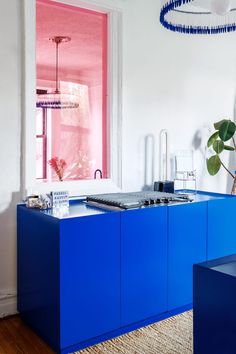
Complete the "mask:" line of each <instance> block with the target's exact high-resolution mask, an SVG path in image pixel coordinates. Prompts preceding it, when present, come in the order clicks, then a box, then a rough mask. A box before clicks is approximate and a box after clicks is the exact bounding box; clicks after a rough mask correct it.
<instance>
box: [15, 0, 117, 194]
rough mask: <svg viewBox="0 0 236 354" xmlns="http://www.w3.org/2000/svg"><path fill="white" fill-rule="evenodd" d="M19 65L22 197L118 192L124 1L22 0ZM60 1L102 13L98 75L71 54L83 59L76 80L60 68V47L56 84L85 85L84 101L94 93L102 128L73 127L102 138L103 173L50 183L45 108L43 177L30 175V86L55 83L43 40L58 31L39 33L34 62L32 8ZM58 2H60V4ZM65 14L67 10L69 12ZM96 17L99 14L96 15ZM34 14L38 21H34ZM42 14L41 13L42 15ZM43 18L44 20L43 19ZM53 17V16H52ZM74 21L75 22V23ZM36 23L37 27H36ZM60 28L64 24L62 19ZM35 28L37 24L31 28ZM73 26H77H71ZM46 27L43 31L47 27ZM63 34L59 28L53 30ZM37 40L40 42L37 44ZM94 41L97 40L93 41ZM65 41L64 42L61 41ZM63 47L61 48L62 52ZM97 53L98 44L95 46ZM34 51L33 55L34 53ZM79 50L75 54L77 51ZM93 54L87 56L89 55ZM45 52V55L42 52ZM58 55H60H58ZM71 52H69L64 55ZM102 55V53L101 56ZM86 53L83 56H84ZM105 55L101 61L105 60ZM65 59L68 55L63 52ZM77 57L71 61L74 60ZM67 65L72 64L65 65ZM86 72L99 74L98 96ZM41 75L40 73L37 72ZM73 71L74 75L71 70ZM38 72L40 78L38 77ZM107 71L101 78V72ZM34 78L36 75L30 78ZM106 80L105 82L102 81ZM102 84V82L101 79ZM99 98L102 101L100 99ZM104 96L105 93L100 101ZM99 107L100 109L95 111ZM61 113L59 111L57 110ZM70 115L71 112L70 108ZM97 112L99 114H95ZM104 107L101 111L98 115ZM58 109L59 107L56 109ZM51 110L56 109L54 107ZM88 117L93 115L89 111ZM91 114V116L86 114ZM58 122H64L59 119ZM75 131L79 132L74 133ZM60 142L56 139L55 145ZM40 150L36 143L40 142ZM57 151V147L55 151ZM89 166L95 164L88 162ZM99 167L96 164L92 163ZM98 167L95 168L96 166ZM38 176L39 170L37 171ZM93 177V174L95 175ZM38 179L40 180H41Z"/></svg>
mask: <svg viewBox="0 0 236 354" xmlns="http://www.w3.org/2000/svg"><path fill="white" fill-rule="evenodd" d="M23 3H24V19H25V21H24V24H25V26H24V27H25V31H24V68H25V76H24V81H23V85H24V94H23V101H22V111H23V113H24V114H23V115H22V127H23V129H22V145H21V154H22V157H23V159H22V183H23V184H22V198H25V197H26V195H29V194H32V193H35V192H36V191H37V192H39V193H48V192H50V191H53V190H67V191H69V193H70V195H81V194H83V195H84V194H89V193H90V194H91V193H106V192H107V193H108V192H111V191H119V190H120V188H121V184H122V160H121V157H122V141H121V140H122V134H121V133H122V129H121V124H122V120H121V114H122V11H123V10H122V8H123V6H124V2H123V1H120V5H121V6H120V8H119V7H118V6H117V4H116V6H113V5H111V2H110V0H103V1H102V4H101V5H98V3H97V1H96V0H58V1H50V0H32V1H28V0H24V1H23ZM67 3H70V4H73V6H67ZM41 5H44V6H46V5H47V6H56V5H57V6H60V7H61V8H63V9H64V12H66V11H67V12H68V11H70V10H73V11H74V10H75V8H78V11H80V13H81V14H82V12H83V11H84V14H86V13H90V14H94V15H95V14H98V15H104V17H103V16H102V18H105V24H106V26H104V27H103V33H104V34H105V33H106V31H107V32H108V35H106V36H104V38H106V39H107V38H108V41H107V40H106V41H105V42H104V43H105V45H104V46H103V47H102V48H103V49H102V53H103V55H102V56H101V57H100V58H101V60H100V61H98V64H99V65H100V67H101V62H102V63H103V65H104V68H106V70H100V74H99V75H98V71H97V70H94V71H93V70H91V71H90V74H91V75H89V68H90V69H91V68H92V67H91V66H89V67H88V60H87V59H85V58H84V56H83V55H81V53H79V52H78V53H77V58H80V60H79V61H80V62H81V60H83V63H84V64H87V69H88V70H86V71H85V70H84V67H83V68H82V69H83V70H82V72H83V74H84V75H83V76H82V77H81V76H80V79H79V80H78V79H77V76H75V75H77V74H78V72H75V70H73V72H71V71H70V72H66V71H65V70H64V66H65V65H63V62H64V63H65V57H64V54H65V53H66V52H68V51H67V50H65V47H64V49H63V51H61V48H60V50H59V69H60V70H59V79H60V84H61V85H64V83H65V85H67V87H68V88H69V87H70V85H73V84H76V85H84V86H87V87H88V100H89V102H90V100H91V99H92V97H96V98H97V101H95V100H94V104H93V106H91V105H90V110H91V111H93V114H94V112H97V107H100V111H99V112H100V114H102V117H103V121H102V123H101V125H100V130H99V131H100V132H101V131H102V132H103V133H102V134H101V133H99V134H96V129H97V128H95V124H91V126H92V128H94V129H93V132H94V134H92V132H90V134H89V133H88V130H87V129H83V127H80V126H79V127H78V130H80V134H82V135H83V136H88V135H89V136H91V138H92V137H94V136H95V138H96V139H98V138H99V141H103V144H102V145H100V152H101V153H100V154H99V156H100V159H101V161H102V163H100V164H102V171H103V176H104V177H105V178H103V179H102V180H100V179H99V178H97V179H96V180H95V179H94V176H93V175H91V176H90V177H91V178H92V179H84V180H82V179H81V178H78V179H72V178H71V177H69V176H68V177H67V179H66V180H65V179H64V181H63V183H60V182H58V183H56V182H57V181H59V180H58V178H57V177H53V176H52V175H53V171H52V169H51V168H50V166H49V164H48V161H49V160H50V159H51V158H52V157H53V156H52V153H54V152H53V151H52V143H53V139H52V138H53V136H52V132H51V126H52V123H53V118H52V117H51V116H50V111H51V112H52V111H53V110H50V109H48V110H47V131H46V136H47V158H46V159H45V161H46V166H47V178H46V179H42V178H41V179H37V178H36V168H35V166H36V143H37V139H36V113H35V111H36V109H35V106H36V100H37V98H38V95H37V96H36V94H35V89H36V88H38V89H43V90H47V91H49V90H51V89H53V88H54V87H55V86H54V84H55V72H54V73H53V71H52V68H53V63H54V64H55V52H54V51H53V50H52V48H51V49H50V50H51V51H50V50H49V47H48V45H49V43H51V42H50V41H49V39H48V37H49V35H50V36H55V35H57V34H58V33H59V32H55V29H54V27H52V28H51V29H50V32H49V33H47V34H46V33H45V38H42V41H41V49H43V47H44V46H46V47H47V48H48V50H47V51H44V50H43V51H42V52H41V53H42V54H43V57H42V56H40V57H41V59H40V61H39V52H38V49H37V43H38V39H39V37H38V33H39V32H38V29H41V30H42V29H43V27H45V25H44V22H43V19H44V16H40V13H39V12H38V8H39V6H41ZM63 5H64V6H65V7H63ZM78 6H81V7H86V9H84V10H83V9H80V8H79V7H78ZM70 16H71V15H70ZM98 18H99V16H98ZM38 19H39V20H40V21H41V24H40V25H39V22H38ZM45 19H46V17H45ZM47 20H48V19H47ZM55 22H56V18H55ZM78 24H79V22H78V21H77V26H78ZM36 25H37V26H36ZM62 25H63V28H64V24H62ZM36 27H37V28H36ZM75 31H77V28H76V29H75ZM47 32H48V31H47ZM59 34H60V35H61V34H64V31H63V32H61V31H60V33H59ZM65 34H66V35H70V36H71V37H72V40H71V42H70V44H71V45H72V42H73V38H74V36H72V34H73V33H65ZM83 39H84V40H85V39H86V32H85V33H84V35H83ZM107 42H108V43H107ZM42 43H43V44H42ZM93 43H94V44H96V43H97V41H94V42H93ZM64 45H66V43H64ZM64 50H65V52H64ZM100 53H101V47H100ZM35 54H36V55H35ZM79 54H80V55H79ZM90 54H91V57H93V58H94V54H95V53H93V52H90ZM92 54H93V55H92ZM107 54H108V55H107ZM45 55H46V57H44V56H45ZM49 57H50V59H51V64H50V65H47V62H48V58H49ZM63 57H64V59H63ZM70 57H71V56H70ZM107 57H108V58H107ZM87 58H88V57H87ZM106 59H107V60H106ZM67 60H69V59H68V57H67ZM76 61H77V60H76ZM40 63H41V64H40ZM69 67H70V69H71V68H73V66H71V65H70V66H69ZM92 72H94V73H97V78H98V79H100V83H102V88H103V91H102V92H103V93H102V96H101V91H100V95H98V94H97V91H96V83H99V80H95V79H96V78H95V76H94V80H93V79H92V78H93V75H92ZM42 74H43V75H42ZM74 74H75V75H74ZM40 75H41V78H42V80H40ZM106 76H107V77H106ZM35 78H37V80H36V83H35ZM107 82H108V83H107ZM103 83H104V84H103ZM101 97H102V98H103V99H102V103H99V102H101ZM104 97H105V98H106V99H105V100H104ZM101 106H102V110H101ZM61 112H62V111H61ZM70 112H71V114H72V111H70ZM101 112H102V113H101ZM104 112H105V114H104ZM62 113H63V112H62ZM54 115H56V112H55V111H54ZM90 117H93V115H90ZM91 119H92V118H91ZM63 125H64V123H63ZM63 125H62V126H61V124H60V125H59V127H60V128H62V131H63V130H65V129H64V128H65V127H64V126H63ZM65 125H67V127H66V129H67V130H69V129H75V127H72V126H71V125H72V124H69V123H68V124H65ZM60 130H61V129H60ZM78 134H79V133H78ZM61 146H62V144H61ZM98 150H99V149H96V146H95V143H94V145H93V151H96V152H97V151H98ZM41 151H42V146H41ZM57 153H58V155H59V153H60V151H58V152H57ZM59 157H61V158H63V156H61V155H59ZM94 168H95V166H94ZM98 168H100V166H99V167H98ZM100 169H101V168H100ZM68 172H69V170H68V169H67V170H65V176H66V174H68ZM41 176H42V174H41ZM97 176H99V174H97ZM42 181H43V183H42Z"/></svg>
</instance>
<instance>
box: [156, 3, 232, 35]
mask: <svg viewBox="0 0 236 354" xmlns="http://www.w3.org/2000/svg"><path fill="white" fill-rule="evenodd" d="M234 1H235V0H161V12H160V22H161V24H162V25H163V26H164V27H165V28H167V29H169V30H171V31H174V32H180V33H187V34H217V33H228V32H233V31H235V30H236V4H235V3H234Z"/></svg>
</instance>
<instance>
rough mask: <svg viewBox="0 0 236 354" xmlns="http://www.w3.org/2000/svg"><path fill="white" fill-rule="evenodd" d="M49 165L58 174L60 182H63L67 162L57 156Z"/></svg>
mask: <svg viewBox="0 0 236 354" xmlns="http://www.w3.org/2000/svg"><path fill="white" fill-rule="evenodd" d="M48 164H49V165H50V166H51V168H52V169H53V170H54V171H55V172H56V174H57V176H58V178H59V180H60V181H62V180H63V174H64V170H65V168H66V165H67V164H66V161H65V160H63V159H59V158H58V157H57V156H55V157H52V158H51V160H49V161H48Z"/></svg>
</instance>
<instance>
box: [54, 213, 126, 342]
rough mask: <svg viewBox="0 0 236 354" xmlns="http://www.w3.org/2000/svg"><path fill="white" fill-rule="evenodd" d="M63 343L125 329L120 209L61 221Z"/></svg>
mask: <svg viewBox="0 0 236 354" xmlns="http://www.w3.org/2000/svg"><path fill="white" fill-rule="evenodd" d="M60 274H61V278H60V305H61V319H60V320H61V328H62V330H61V346H62V347H63V348H64V347H68V346H71V345H73V344H75V343H77V342H83V341H85V340H88V339H90V338H94V337H96V336H99V335H101V334H104V333H106V332H111V331H112V330H114V329H116V328H119V327H120V213H111V214H104V215H98V216H97V215H95V216H90V217H84V218H74V219H65V220H62V221H61V224H60Z"/></svg>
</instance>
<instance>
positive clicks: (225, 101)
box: [0, 0, 236, 316]
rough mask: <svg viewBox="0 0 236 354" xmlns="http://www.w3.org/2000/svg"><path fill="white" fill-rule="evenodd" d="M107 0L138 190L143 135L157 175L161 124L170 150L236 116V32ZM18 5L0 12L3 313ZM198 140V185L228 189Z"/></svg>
mask: <svg viewBox="0 0 236 354" xmlns="http://www.w3.org/2000/svg"><path fill="white" fill-rule="evenodd" d="M29 1H31V0H29ZM97 2H99V1H97ZM100 2H101V3H104V2H105V0H100ZM107 2H108V0H107V1H106V3H107ZM110 2H111V3H114V4H115V5H118V6H121V7H123V8H124V17H123V188H124V190H139V189H141V188H142V187H143V185H144V183H145V181H144V157H145V150H144V146H145V144H144V142H145V137H146V136H148V135H150V134H151V135H153V136H154V138H155V140H156V147H155V151H156V156H155V162H156V163H155V177H156V179H157V178H158V174H159V171H158V159H159V158H158V141H159V140H158V138H159V133H160V130H161V129H163V128H167V129H168V130H169V132H170V138H171V146H172V150H173V149H182V148H190V147H193V139H194V136H195V134H196V132H198V133H199V134H200V133H201V132H204V126H205V127H206V126H208V125H209V124H211V123H213V122H214V121H217V120H220V119H221V118H222V117H229V118H231V119H232V118H233V112H234V100H235V89H236V75H235V69H236V45H235V36H236V34H235V33H234V34H230V35H223V36H222V35H221V36H205V37H201V36H187V35H180V34H175V33H171V32H168V31H167V30H165V29H163V28H162V27H161V26H160V24H159V22H158V12H159V1H157V0H146V1H143V0H126V1H125V0H123V1H122V0H114V1H112V0H111V1H110ZM21 6H22V2H21V1H19V0H11V1H2V2H1V11H0V31H1V33H3V34H5V35H3V36H2V37H1V56H0V78H1V80H0V104H1V114H0V121H1V125H0V144H1V149H0V165H1V166H2V168H1V174H0V181H1V182H0V316H1V314H4V313H5V314H6V313H12V312H14V311H15V303H14V300H15V299H14V297H13V298H9V299H5V300H4V299H2V297H1V294H5V293H10V294H12V293H14V292H15V291H16V221H15V206H16V202H17V201H18V200H19V198H20V197H19V191H20V121H21V105H20V102H21V97H20V95H21V38H20V36H21V35H22V33H21V31H22V30H21V31H20V26H22V16H21ZM21 28H23V27H21ZM205 132H207V130H206V129H205ZM199 134H198V135H197V136H196V138H195V143H194V146H195V147H196V146H199V143H200V142H201V141H200V140H199V139H201V134H200V135H199ZM200 145H201V149H197V150H196V153H195V155H196V167H197V173H198V181H199V184H198V187H199V189H205V190H207V189H209V190H212V191H221V192H225V191H226V187H227V180H226V177H225V176H226V175H225V174H224V173H223V174H222V176H219V177H209V176H208V175H207V172H206V169H205V162H204V156H203V155H204V144H203V143H202V144H200ZM228 188H229V187H228ZM228 190H229V189H228Z"/></svg>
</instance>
